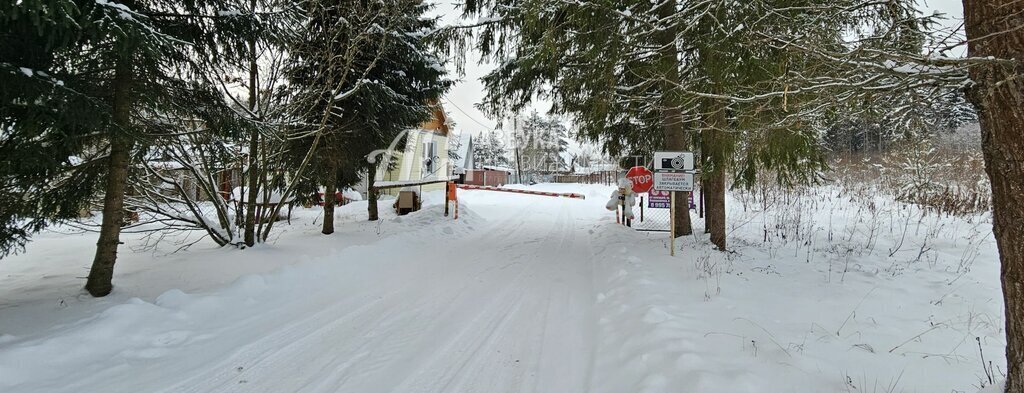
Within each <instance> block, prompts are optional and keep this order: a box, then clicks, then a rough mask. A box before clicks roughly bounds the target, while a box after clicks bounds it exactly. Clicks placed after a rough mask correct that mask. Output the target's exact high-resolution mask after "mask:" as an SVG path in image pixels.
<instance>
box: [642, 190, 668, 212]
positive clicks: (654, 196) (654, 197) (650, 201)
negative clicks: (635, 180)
mask: <svg viewBox="0 0 1024 393" xmlns="http://www.w3.org/2000/svg"><path fill="white" fill-rule="evenodd" d="M670 195H671V194H669V193H668V191H661V190H651V192H650V193H648V194H647V207H649V208H651V209H668V208H669V207H670V206H669V203H671V200H670V199H669V196H670Z"/></svg>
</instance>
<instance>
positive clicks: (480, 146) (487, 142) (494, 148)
mask: <svg viewBox="0 0 1024 393" xmlns="http://www.w3.org/2000/svg"><path fill="white" fill-rule="evenodd" d="M473 161H474V162H476V164H477V165H478V166H481V167H482V166H484V165H486V166H500V167H506V168H507V167H510V166H512V163H511V161H510V160H509V159H508V148H507V147H505V142H504V141H502V140H501V138H500V137H499V136H498V134H497V133H496V132H493V131H489V132H486V133H483V134H481V135H480V139H479V140H478V141H476V142H475V143H474V144H473Z"/></svg>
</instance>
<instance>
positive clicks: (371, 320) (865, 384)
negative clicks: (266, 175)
mask: <svg viewBox="0 0 1024 393" xmlns="http://www.w3.org/2000/svg"><path fill="white" fill-rule="evenodd" d="M535 188H537V189H543V190H545V191H555V192H582V193H584V194H586V196H587V199H586V200H576V199H566V198H551V197H541V196H525V195H513V194H504V193H494V192H487V191H465V192H460V199H462V200H463V205H462V209H461V212H460V214H461V217H460V219H459V220H457V221H456V220H452V219H450V218H443V217H441V210H442V209H441V207H440V206H439V205H438V204H437V201H436V197H438V196H439V195H433V196H431V195H428V198H427V199H428V203H427V204H426V205H425V208H424V210H423V211H421V212H418V213H415V214H412V215H409V216H405V217H401V218H397V217H394V216H393V215H390V214H389V216H388V217H386V219H384V220H382V221H380V222H378V223H368V222H365V221H364V219H363V218H364V217H365V216H364V214H365V204H362V205H359V204H355V205H349V206H344V207H342V208H340V209H339V212H338V214H339V217H340V218H339V222H340V224H339V226H340V227H339V230H338V232H337V233H336V234H334V235H332V236H323V235H320V234H319V233H318V229H317V221H316V220H315V219H316V218H317V214H318V211H316V210H305V211H300V212H299V213H298V214H297V216H296V220H295V223H294V224H293V225H290V226H286V227H285V228H286V229H285V230H284V234H283V235H282V237H281V238H280V239H279V240H278V241H277V242H276V243H275V244H270V245H265V246H262V247H257V248H256V249H250V250H231V249H213V248H209V249H200V250H190V251H186V252H181V253H178V254H173V255H170V256H166V257H153V256H151V255H150V254H147V253H144V252H141V253H140V252H128V251H126V252H125V253H124V254H123V255H122V256H123V259H124V261H123V262H121V264H122V265H120V267H119V268H120V269H122V270H120V271H121V272H129V273H120V274H121V275H120V276H116V277H115V284H116V285H117V286H116V287H115V292H114V294H112V295H111V297H109V298H107V299H102V300H96V299H91V298H88V297H79V298H71V297H66V298H67V299H68V300H69V303H67V304H65V303H64V299H65V297H61V298H60V302H61V303H60V305H59V307H56V308H55V307H53V306H52V304H53V302H54V300H52V299H51V298H50V297H51V296H55V295H54V294H57V293H60V292H56V288H64V287H69V286H70V287H72V288H73V290H75V291H77V290H78V288H80V287H79V285H80V282H79V281H80V280H79V279H76V278H75V273H76V269H74V268H69V265H68V264H67V263H66V262H61V261H63V260H64V259H62V258H68V256H67V255H68V254H69V253H74V252H80V251H73V250H77V249H76V248H74V247H81V249H82V250H88V248H89V246H90V241H91V240H90V238H81V239H79V238H77V237H70V236H69V235H56V234H54V235H47V236H50V237H52V242H51V239H49V238H46V237H44V238H43V239H42V240H41V241H42V243H40V244H44V245H48V244H54V245H57V246H59V247H67V249H66V250H63V251H60V250H56V251H55V250H53V248H54V247H51V246H46V247H42V249H35V250H33V249H31V248H30V250H29V252H28V253H27V254H26V255H25V256H19V257H18V258H15V259H13V261H5V262H6V263H7V265H0V278H2V277H4V276H5V275H6V277H7V280H8V281H7V283H8V285H7V286H6V287H5V286H3V284H4V282H0V392H5V393H6V392H18V393H20V392H76V393H81V392H97V393H98V392H104V393H106V392H126V393H128V392H132V393H134V392H175V393H177V392H197V393H199V392H201V393H207V392H275V393H276V392H358V393H364V392H369V393H377V392H381V393H383V392H402V393H405V392H423V393H427V392H438V393H440V392H466V393H470V392H472V393H476V392H480V393H491V392H557V393H563V392H564V393H576V392H579V393H582V392H599V393H623V392H631V393H632V392H650V393H667V392H700V393H716V392H721V393H744V392H750V393H754V392H806V393H812V392H813V393H818V392H863V391H868V392H871V391H879V392H881V391H894V392H898V391H922V392H924V391H928V392H932V391H950V390H951V389H953V390H955V391H970V390H972V389H974V390H976V388H977V387H978V386H979V385H980V384H981V383H982V382H981V381H982V380H981V377H979V375H980V376H983V374H982V370H981V369H980V367H978V366H977V365H978V364H980V360H979V358H978V355H979V345H978V342H976V341H975V338H976V337H977V338H978V340H980V344H981V349H983V350H984V351H985V356H986V359H996V360H997V361H998V360H999V359H1000V358H1001V355H1002V352H1001V351H1002V349H1001V346H1002V345H1003V342H1002V341H1001V340H1002V337H1001V330H1000V329H1001V319H1000V318H1001V315H1000V312H1001V303H1000V302H999V298H998V293H999V292H998V265H997V264H993V262H992V261H994V260H995V256H994V255H995V254H994V253H995V250H994V246H993V244H992V240H991V235H990V229H989V228H990V227H989V226H988V224H987V222H985V221H981V220H977V221H972V220H961V219H954V218H944V217H932V216H925V217H924V218H920V219H919V218H914V220H918V221H917V222H918V227H919V228H920V229H914V232H913V234H911V235H906V236H907V237H908V239H903V238H902V237H903V236H904V235H901V233H900V232H899V229H900V228H903V229H904V230H907V228H908V226H902V227H901V226H900V225H899V223H900V222H901V221H900V220H902V219H903V217H904V216H902V215H906V217H908V218H906V219H907V220H908V221H907V222H908V223H909V222H910V221H909V220H910V218H911V217H916V216H912V213H911V212H910V210H907V209H905V208H904V207H902V206H900V205H893V203H894V202H884V201H882V202H879V203H889V204H890V205H889V206H893V207H892V208H891V210H889V211H887V213H885V214H891V215H890V216H886V215H881V214H879V215H876V216H874V218H873V220H875V221H872V219H865V218H864V216H863V213H862V212H863V211H864V210H863V209H862V208H861V207H858V206H857V205H854V204H851V203H849V202H847V201H846V200H845V199H843V198H841V197H831V196H829V195H832V194H827V193H824V194H822V195H824V196H822V197H820V200H819V199H808V200H807V201H808V202H807V205H806V206H804V205H796V206H793V207H788V208H778V209H776V210H773V211H772V213H770V214H766V213H764V212H758V211H755V210H750V211H746V210H743V209H741V208H740V207H738V206H736V205H733V210H732V212H731V214H733V215H732V216H730V217H735V218H734V219H733V221H734V224H732V226H731V227H730V230H731V232H730V234H731V235H730V236H732V241H733V243H732V244H733V245H734V247H735V251H733V252H730V253H720V252H718V251H714V250H712V249H711V248H710V246H709V244H708V242H707V241H706V239H705V238H703V237H702V234H698V235H696V236H693V237H684V238H681V239H680V240H679V244H678V246H679V247H680V251H679V252H678V253H677V256H676V257H674V258H672V257H669V256H668V249H667V243H668V242H667V236H665V235H664V234H662V233H644V232H636V231H633V230H631V229H628V228H625V227H622V226H618V225H615V221H614V216H613V215H612V214H611V213H610V212H607V211H606V210H604V203H605V201H606V198H607V195H608V192H609V191H610V189H609V188H607V187H604V186H587V185H550V184H549V185H541V186H537V187H535ZM823 192H826V191H823ZM431 198H434V199H435V200H433V201H431V200H430V199H431ZM802 203H803V202H802ZM828 204H830V205H828ZM774 212H779V213H774ZM771 214H777V215H771ZM794 216H795V217H796V218H797V220H793V218H792V217H794ZM885 220H888V222H889V224H884V222H886V221H885ZM791 222H798V223H799V225H801V226H802V227H801V228H803V231H805V233H808V234H809V235H807V236H805V237H804V238H799V239H794V240H785V239H778V238H776V239H774V240H772V241H768V242H764V241H763V240H762V239H763V238H764V237H766V235H765V233H764V232H762V231H763V229H762V228H770V227H775V228H779V227H780V226H779V225H788V223H791ZM873 222H874V223H875V224H872V223H873ZM893 222H895V223H896V224H892V223H893ZM697 225H698V226H697V227H698V228H699V227H700V224H699V223H698V224H697ZM826 225H827V226H826ZM872 225H877V227H875V226H872ZM885 225H888V227H889V229H888V230H886V229H885ZM907 225H909V224H907ZM868 230H870V231H872V232H871V233H878V234H879V235H878V236H877V237H875V238H873V240H868V243H867V244H866V245H864V244H861V243H857V242H858V241H859V240H857V239H854V237H853V236H852V235H850V236H849V239H850V240H845V241H847V242H848V243H843V247H842V248H837V247H836V245H835V242H833V241H832V240H831V239H832V238H833V233H840V234H845V233H850V234H853V233H861V232H865V231H868ZM844 236H845V235H844ZM869 239H870V238H869ZM71 242H77V243H74V244H79V243H80V244H79V245H78V246H72V245H71V244H72V243H71ZM131 242H133V240H131V239H129V243H131ZM872 242H873V243H872ZM878 243H881V244H882V245H880V246H879V247H878V251H874V248H873V247H874V246H873V245H872V244H878ZM896 244H901V245H902V244H906V245H907V246H906V247H907V249H908V250H909V251H908V252H907V253H899V252H896V253H894V254H895V255H897V256H886V255H888V254H889V253H890V252H892V251H891V249H886V247H890V245H892V246H895V245H896ZM868 247H872V248H868ZM926 247H927V248H928V249H931V250H935V251H934V252H931V253H929V254H927V255H930V256H929V257H928V258H930V259H929V260H927V261H921V262H917V261H918V260H920V258H921V257H920V255H921V254H920V253H919V250H924V249H925V248H926ZM69 250H72V251H69ZM127 250H131V248H128V249H127ZM839 250H847V251H844V252H845V253H840V251H839ZM860 250H863V251H860ZM963 250H967V251H963ZM58 251H59V252H58ZM33 255H35V256H36V257H35V258H36V259H35V260H33ZM914 255H918V258H917V259H914ZM965 255H966V256H969V257H971V258H976V259H977V261H978V262H977V263H975V264H974V265H973V269H971V267H972V266H971V265H967V267H966V268H964V266H965V265H964V264H965V263H967V262H971V263H973V262H972V261H973V260H974V259H971V260H966V259H965V257H964V256H965ZM149 259H152V261H150V260H149ZM169 261H175V262H174V263H170V262H169ZM61 263H64V264H63V265H62V264H61ZM37 264H38V265H39V266H36V265H37ZM250 264H251V265H252V266H255V267H252V268H251V269H250V270H249V271H252V272H254V273H256V274H247V275H243V276H242V277H240V278H238V279H237V280H235V281H234V282H233V283H230V284H222V283H219V281H220V280H222V279H226V278H227V277H235V276H237V275H238V273H237V271H235V270H241V269H247V268H250ZM275 264H276V265H275ZM268 266H281V267H280V268H276V270H274V269H271V268H269V267H268ZM226 267H230V268H226ZM4 269H6V270H4ZM54 274H59V275H57V276H54ZM232 274H233V275H232ZM207 275H210V276H217V277H222V278H220V279H218V278H216V277H212V278H211V277H206V276H207ZM49 277H55V278H49ZM45 283H49V284H48V285H43V284H45ZM55 283H56V284H55ZM69 283H70V284H69ZM10 288H14V289H10ZM20 288H24V289H26V291H22V290H18V289H20ZM172 288H185V289H186V291H182V290H178V289H172ZM29 289H31V290H32V291H27V290H29ZM5 291H6V292H5ZM22 292H24V294H22ZM186 292H188V293H186ZM5 296H7V297H9V299H4V297H5ZM132 296H137V297H138V298H132ZM893 299H899V301H896V302H894V301H893ZM10 315H14V316H18V317H21V318H26V320H25V321H24V322H22V323H18V322H17V321H11V320H4V319H3V318H7V316H10ZM5 329H7V330H8V331H11V332H14V334H5V333H6V332H4V331H3V330H5Z"/></svg>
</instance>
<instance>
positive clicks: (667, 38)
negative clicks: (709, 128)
mask: <svg viewBox="0 0 1024 393" xmlns="http://www.w3.org/2000/svg"><path fill="white" fill-rule="evenodd" d="M675 13H676V3H675V2H673V1H664V2H662V3H661V6H660V7H659V8H658V16H659V17H661V18H662V19H663V20H670V19H671V16H672V15H674V14H675ZM656 37H657V40H658V45H660V46H661V48H660V50H659V60H658V65H659V71H660V72H661V74H662V76H663V77H664V78H665V80H664V81H663V82H662V83H661V102H660V103H659V105H660V106H661V128H662V132H663V133H664V136H665V149H667V150H669V151H686V150H689V148H690V141H689V136H688V135H687V133H686V129H685V128H683V111H682V108H680V105H681V103H680V102H679V101H680V100H679V97H678V94H677V93H676V92H675V91H676V89H677V86H678V85H679V51H678V49H677V48H676V33H675V29H672V28H665V29H663V30H662V31H661V32H660V33H659V34H657V36H656ZM689 195H690V193H688V192H676V195H675V198H676V203H677V204H678V203H680V201H682V204H683V205H686V206H685V207H684V208H682V209H678V208H677V209H676V217H675V234H676V236H686V235H690V234H692V233H693V226H692V225H691V224H690V207H689V205H688V204H687V201H688V200H689Z"/></svg>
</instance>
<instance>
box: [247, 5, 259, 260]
mask: <svg viewBox="0 0 1024 393" xmlns="http://www.w3.org/2000/svg"><path fill="white" fill-rule="evenodd" d="M251 7H252V10H253V11H254V12H255V10H256V2H255V1H253V2H252V3H251ZM258 76H259V68H257V64H256V40H255V39H252V40H250V41H249V111H250V112H251V113H255V112H256V102H257V101H256V100H257V97H256V95H257V94H258V93H259V86H257V84H258V83H259V78H258ZM259 148H260V133H259V132H258V131H257V130H252V135H250V136H249V190H248V191H249V192H248V196H247V198H248V200H249V204H248V205H246V206H245V245H246V246H249V247H252V246H254V245H256V199H257V195H259V191H260V190H259V183H260V173H259V172H260V171H259V168H258V165H257V164H258V163H259V154H258V153H259Z"/></svg>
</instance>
